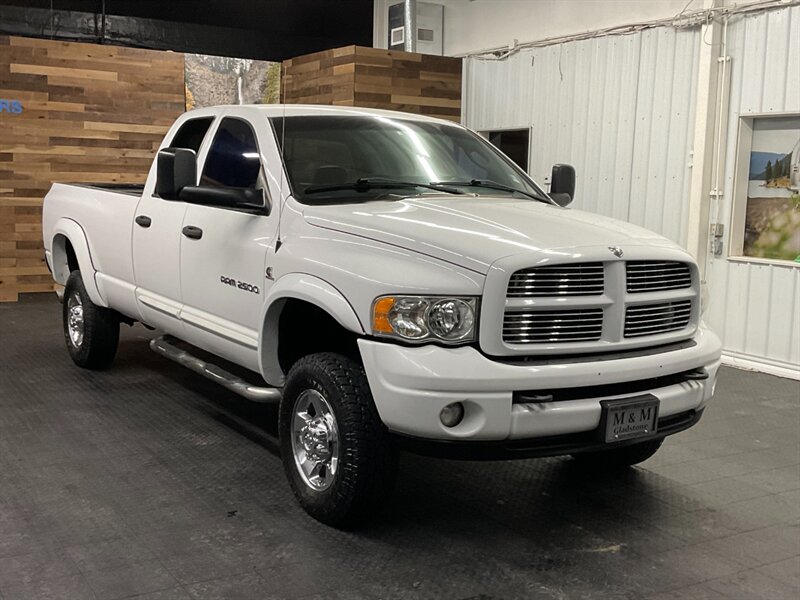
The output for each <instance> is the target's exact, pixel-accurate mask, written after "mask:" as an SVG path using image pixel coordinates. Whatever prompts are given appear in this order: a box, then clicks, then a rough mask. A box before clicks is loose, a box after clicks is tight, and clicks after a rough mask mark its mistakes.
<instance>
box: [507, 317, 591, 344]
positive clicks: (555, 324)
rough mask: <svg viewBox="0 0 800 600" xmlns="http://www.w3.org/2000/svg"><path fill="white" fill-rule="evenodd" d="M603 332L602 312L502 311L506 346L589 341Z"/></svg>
mask: <svg viewBox="0 0 800 600" xmlns="http://www.w3.org/2000/svg"><path fill="white" fill-rule="evenodd" d="M602 331H603V309H602V308H586V309H574V310H567V309H558V310H536V311H534V310H526V311H522V312H506V314H505V317H504V318H503V341H504V342H506V343H507V344H547V343H551V344H552V343H564V342H591V341H596V340H599V339H600V334H601V333H602Z"/></svg>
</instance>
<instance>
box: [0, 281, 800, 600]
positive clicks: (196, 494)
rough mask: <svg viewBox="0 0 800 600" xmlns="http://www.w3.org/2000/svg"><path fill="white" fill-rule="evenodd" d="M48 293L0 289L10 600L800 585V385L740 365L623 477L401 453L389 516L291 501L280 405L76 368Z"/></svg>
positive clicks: (164, 373)
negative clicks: (15, 296)
mask: <svg viewBox="0 0 800 600" xmlns="http://www.w3.org/2000/svg"><path fill="white" fill-rule="evenodd" d="M60 328H61V325H60V307H59V305H58V304H57V303H56V301H55V299H54V297H53V296H49V295H48V296H46V297H43V296H35V297H34V296H31V297H26V298H23V301H22V302H20V303H19V304H6V305H0V336H1V337H0V598H2V599H3V600H22V599H26V598H48V599H52V598H70V599H72V598H74V599H79V600H84V599H91V598H99V599H107V598H108V599H110V598H127V597H137V598H148V599H156V598H158V599H162V600H167V599H177V598H224V599H226V600H228V599H233V598H251V599H256V600H263V599H266V598H300V597H303V598H305V597H313V598H325V599H327V598H347V599H350V598H473V599H477V598H481V599H487V600H488V599H490V598H548V599H551V598H553V599H556V598H558V599H564V598H568V599H573V598H631V599H633V598H636V599H638V598H651V599H654V600H655V599H659V600H666V599H667V598H707V599H716V598H734V599H748V600H749V599H756V598H766V599H769V600H779V599H782V598H787V599H788V598H792V599H795V598H797V597H798V594H800V384H798V383H797V382H795V381H790V380H786V379H779V378H775V377H770V376H767V375H760V374H754V373H748V372H744V371H736V370H732V369H724V370H723V372H722V377H721V381H720V384H719V386H718V391H717V398H716V400H715V401H714V403H713V404H712V405H711V406H710V407H709V408H708V410H707V411H706V414H705V416H704V418H703V420H702V421H701V422H700V424H699V425H698V426H697V427H695V428H694V429H692V430H690V431H688V432H685V433H682V434H679V435H677V436H676V437H673V438H670V439H669V440H668V441H667V443H666V444H665V445H664V447H663V448H662V450H661V452H660V453H659V454H657V455H656V456H655V457H654V458H652V459H651V460H649V461H648V462H646V463H644V465H643V466H642V467H640V468H636V469H633V470H630V471H629V472H626V473H624V474H621V475H618V476H615V477H610V478H609V477H591V476H587V475H586V474H585V473H582V472H580V471H579V470H577V469H576V468H575V465H574V464H573V462H572V461H571V460H569V459H541V460H528V461H517V462H488V463H471V462H470V463H462V462H449V461H442V460H434V459H428V458H421V457H417V456H412V455H404V456H403V457H402V460H401V471H400V475H399V478H398V485H397V491H396V494H395V496H394V499H393V500H392V501H391V503H390V504H389V505H387V506H386V510H385V514H384V515H383V517H382V519H381V521H380V522H378V523H376V524H374V525H373V526H372V527H371V528H369V529H367V530H364V531H361V532H356V533H344V532H340V531H336V530H333V529H329V528H327V527H325V526H323V525H320V524H318V523H316V522H315V521H313V520H311V519H310V518H308V517H307V516H306V515H305V513H304V512H303V511H302V510H301V509H300V508H299V507H298V506H297V504H296V503H295V502H294V500H293V497H292V494H291V492H290V490H289V486H288V484H287V483H286V481H285V480H284V475H283V470H282V468H281V463H280V459H279V458H278V454H277V443H276V431H275V427H274V422H275V409H274V408H270V407H263V406H254V405H250V404H247V403H246V402H244V401H240V400H239V399H238V397H235V396H232V395H230V394H228V393H227V392H224V391H221V390H220V389H219V388H217V387H215V386H214V385H213V384H211V383H207V382H206V381H205V380H202V379H200V378H198V377H197V376H195V375H193V374H192V373H189V372H187V371H184V370H182V369H181V368H180V367H178V366H177V365H174V364H172V363H169V362H166V361H165V360H163V359H161V358H159V357H157V356H155V355H153V354H152V353H151V352H150V351H149V350H148V348H147V344H146V341H147V339H148V338H149V336H150V334H149V333H148V332H147V331H146V330H144V329H143V328H141V327H136V328H134V329H129V328H124V336H123V341H122V344H121V347H120V352H119V356H118V360H117V363H116V365H115V366H114V367H113V368H112V369H111V370H110V371H107V372H104V373H91V372H87V371H82V370H80V369H78V368H76V367H74V366H73V365H72V363H71V362H70V360H69V357H68V355H67V352H66V350H65V349H64V347H63V345H64V342H63V338H62V334H61V329H60Z"/></svg>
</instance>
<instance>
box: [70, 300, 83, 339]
mask: <svg viewBox="0 0 800 600" xmlns="http://www.w3.org/2000/svg"><path fill="white" fill-rule="evenodd" d="M67 333H68V334H69V341H70V343H71V344H72V345H73V346H74V347H75V348H80V346H81V344H83V302H81V297H80V295H79V294H78V292H73V293H72V294H70V297H69V299H68V300H67Z"/></svg>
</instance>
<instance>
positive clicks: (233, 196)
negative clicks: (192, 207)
mask: <svg viewBox="0 0 800 600" xmlns="http://www.w3.org/2000/svg"><path fill="white" fill-rule="evenodd" d="M178 199H179V200H182V201H183V202H187V203H189V204H200V205H202V206H219V207H221V208H238V209H240V210H246V211H252V212H257V213H264V212H267V211H268V207H267V205H266V202H264V191H263V190H256V189H252V188H235V187H214V186H208V185H187V186H185V187H184V188H183V189H182V190H181V191H180V193H179V194H178Z"/></svg>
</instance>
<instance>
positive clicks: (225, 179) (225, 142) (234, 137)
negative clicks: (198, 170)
mask: <svg viewBox="0 0 800 600" xmlns="http://www.w3.org/2000/svg"><path fill="white" fill-rule="evenodd" d="M260 170H261V161H260V159H259V153H258V146H257V145H256V136H255V133H254V132H253V129H252V128H251V127H250V124H249V123H247V122H246V121H243V120H241V119H234V118H227V119H224V120H223V121H222V123H220V125H219V129H217V133H216V135H215V136H214V142H213V143H212V145H211V149H210V150H209V151H208V158H206V164H205V166H204V167H203V174H202V176H201V177H200V185H206V186H215V187H238V188H255V187H257V184H258V176H259V172H260Z"/></svg>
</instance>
